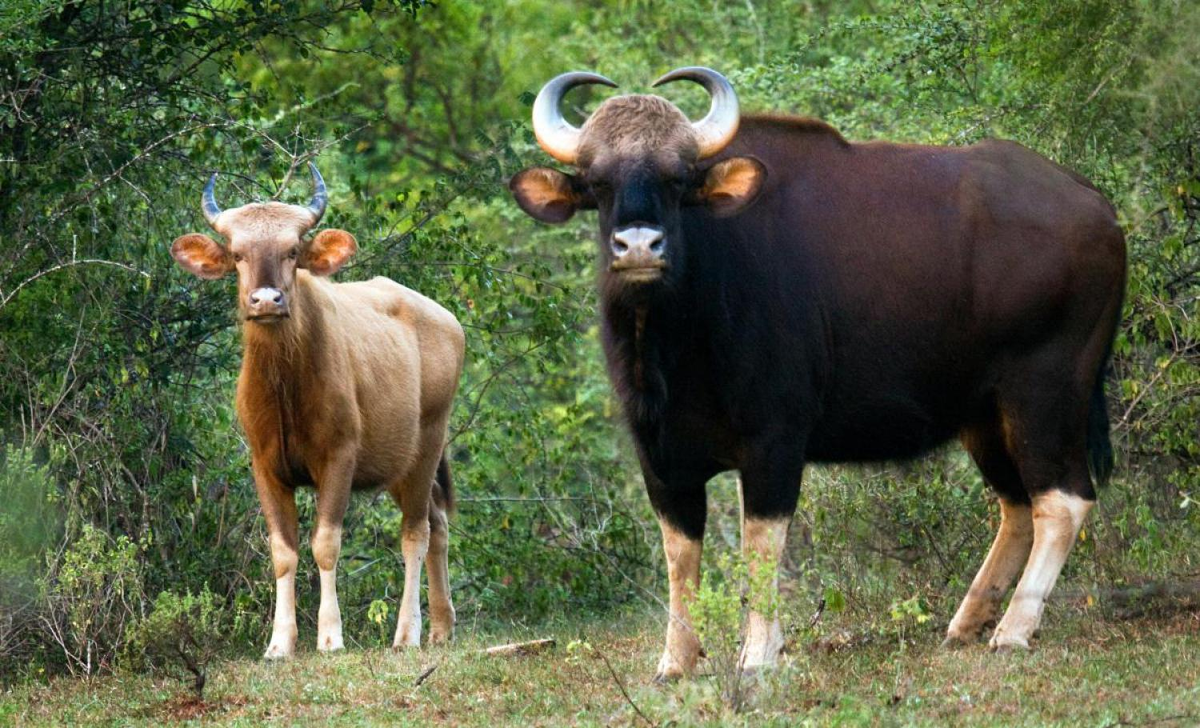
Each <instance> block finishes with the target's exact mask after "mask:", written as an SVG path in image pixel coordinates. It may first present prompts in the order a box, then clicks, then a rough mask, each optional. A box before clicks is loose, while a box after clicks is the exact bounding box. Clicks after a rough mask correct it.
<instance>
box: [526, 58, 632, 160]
mask: <svg viewBox="0 0 1200 728" xmlns="http://www.w3.org/2000/svg"><path fill="white" fill-rule="evenodd" d="M590 83H595V84H600V85H601V86H611V87H612V88H616V87H617V84H615V83H613V82H612V81H610V80H609V79H607V78H605V77H604V76H601V75H600V74H598V73H589V72H587V71H571V72H570V73H564V74H562V75H560V76H555V77H554V78H552V79H550V80H549V81H548V82H547V83H546V85H545V86H542V90H541V91H539V92H538V95H537V100H536V101H534V102H533V134H534V136H536V137H537V140H538V144H539V145H541V147H542V149H544V150H546V153H547V154H549V155H550V156H551V157H554V158H555V159H557V160H558V161H560V162H563V163H564V164H574V163H575V160H576V159H577V158H578V157H579V138H580V136H581V134H582V132H580V130H579V129H578V128H576V127H574V126H571V124H569V123H568V122H567V120H566V119H564V118H563V115H562V112H561V111H559V109H558V105H559V104H560V103H561V102H562V98H563V96H564V95H565V94H566V93H567V91H570V90H571V89H572V88H574V87H576V86H582V85H585V84H590Z"/></svg>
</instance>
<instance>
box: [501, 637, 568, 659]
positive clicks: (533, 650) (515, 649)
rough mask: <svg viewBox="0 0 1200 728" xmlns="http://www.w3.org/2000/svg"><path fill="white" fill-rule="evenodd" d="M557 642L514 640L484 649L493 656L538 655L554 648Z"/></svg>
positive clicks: (547, 640)
mask: <svg viewBox="0 0 1200 728" xmlns="http://www.w3.org/2000/svg"><path fill="white" fill-rule="evenodd" d="M555 644H556V643H555V641H554V640H553V639H546V640H530V641H529V642H513V643H511V644H507V645H496V646H495V647H489V648H487V649H486V650H484V651H483V654H485V655H491V656H492V657H524V656H525V655H536V654H538V653H539V652H545V651H546V650H552V649H554V645H555Z"/></svg>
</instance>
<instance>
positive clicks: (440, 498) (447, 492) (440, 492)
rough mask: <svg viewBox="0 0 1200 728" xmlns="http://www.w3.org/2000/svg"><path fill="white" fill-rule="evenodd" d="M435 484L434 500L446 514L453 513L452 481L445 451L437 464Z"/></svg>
mask: <svg viewBox="0 0 1200 728" xmlns="http://www.w3.org/2000/svg"><path fill="white" fill-rule="evenodd" d="M435 482H436V484H437V487H436V488H434V492H433V497H434V499H435V500H436V501H437V503H438V505H440V506H441V507H442V510H444V511H446V513H453V512H454V505H455V504H454V479H453V478H452V477H451V476H450V460H449V458H447V457H446V453H445V451H443V452H442V459H441V461H439V462H438V467H437V475H436V477H435Z"/></svg>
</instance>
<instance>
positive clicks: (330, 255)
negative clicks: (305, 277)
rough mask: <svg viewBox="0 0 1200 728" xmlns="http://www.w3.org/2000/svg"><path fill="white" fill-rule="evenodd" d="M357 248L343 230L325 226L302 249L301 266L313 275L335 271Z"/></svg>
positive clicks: (351, 238) (325, 274)
mask: <svg viewBox="0 0 1200 728" xmlns="http://www.w3.org/2000/svg"><path fill="white" fill-rule="evenodd" d="M356 250H358V242H357V241H355V240H354V236H353V235H351V234H350V233H348V232H346V231H345V230H334V229H333V228H327V229H325V230H322V231H321V232H319V233H317V234H316V236H315V237H314V238H313V239H312V242H310V243H309V244H308V247H307V249H306V250H305V251H304V257H303V258H302V259H301V261H300V267H301V268H307V269H308V270H309V272H310V273H312V274H313V275H315V276H327V275H329V274H331V273H336V272H337V270H338V269H339V268H341V267H342V266H343V265H345V264H346V261H347V260H350V256H352V255H354V252H355V251H356Z"/></svg>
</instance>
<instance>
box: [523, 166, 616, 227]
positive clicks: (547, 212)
mask: <svg viewBox="0 0 1200 728" xmlns="http://www.w3.org/2000/svg"><path fill="white" fill-rule="evenodd" d="M508 189H509V190H511V191H512V194H513V197H514V198H515V199H516V200H517V204H518V205H520V206H521V209H522V210H524V211H525V212H526V214H528V215H529V216H530V217H532V218H534V219H535V220H541V221H542V222H566V221H567V220H570V219H571V216H572V215H574V214H575V211H576V210H587V209H591V208H592V207H595V204H594V203H593V202H592V200H591V196H590V195H588V194H586V193H585V192H583V191H581V190H580V185H579V182H578V179H577V178H576V177H573V176H572V175H569V174H563V173H562V172H559V171H558V170H556V169H550V168H549V167H530V168H529V169H526V170H522V171H521V172H518V173H517V174H516V175H515V176H513V178H512V180H511V181H509V183H508Z"/></svg>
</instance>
